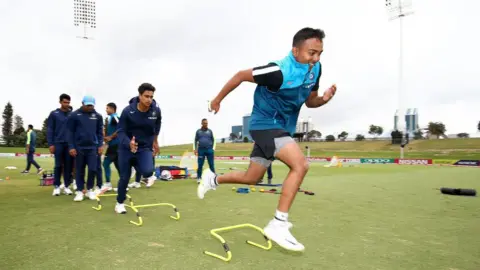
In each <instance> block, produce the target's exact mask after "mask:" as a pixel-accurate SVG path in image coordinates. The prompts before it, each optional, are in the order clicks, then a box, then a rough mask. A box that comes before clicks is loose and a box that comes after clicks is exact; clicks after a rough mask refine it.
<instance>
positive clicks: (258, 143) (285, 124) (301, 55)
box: [197, 27, 336, 251]
mask: <svg viewBox="0 0 480 270" xmlns="http://www.w3.org/2000/svg"><path fill="white" fill-rule="evenodd" d="M324 37H325V33H324V32H323V31H322V30H319V29H312V28H308V27H307V28H303V29H301V30H300V31H298V32H297V33H296V34H295V36H294V37H293V42H292V49H291V51H290V52H289V53H288V55H287V56H285V57H284V58H283V59H280V60H278V61H272V62H270V63H268V64H267V65H264V66H260V67H254V68H252V69H247V70H243V71H240V72H238V73H237V74H236V75H235V76H233V78H232V79H230V80H229V81H228V82H227V84H226V85H225V86H224V87H223V89H222V90H221V91H220V93H219V94H218V95H217V97H215V99H213V100H212V102H211V105H210V107H211V108H210V110H213V111H215V113H217V112H218V110H219V109H220V102H221V101H222V100H223V99H224V98H225V97H226V96H227V95H228V94H229V93H230V92H231V91H233V90H234V89H235V88H237V87H238V86H239V85H240V84H241V83H242V82H252V83H255V84H257V87H256V89H255V93H254V97H253V110H252V116H251V120H250V135H251V136H252V139H253V140H254V141H255V145H254V147H253V150H252V153H251V155H250V166H249V167H248V169H247V171H246V172H230V173H226V174H223V175H218V176H217V175H215V174H214V173H213V172H210V171H206V172H204V173H203V177H202V181H201V183H200V184H199V185H198V188H197V196H198V197H199V198H200V199H203V198H204V196H205V193H206V192H207V191H209V190H215V189H216V187H217V186H218V185H219V184H220V185H221V184H226V183H232V184H255V183H256V182H257V181H258V180H260V179H261V178H262V176H263V175H264V174H265V171H266V170H267V168H268V167H269V166H270V164H271V163H272V160H273V159H276V160H280V161H282V162H283V163H285V164H286V165H287V166H288V167H289V168H290V171H289V173H288V175H287V178H286V179H285V181H284V182H283V187H282V194H281V196H280V200H279V202H278V205H277V210H276V212H275V216H274V218H273V219H272V220H271V221H270V222H269V223H268V225H267V226H266V227H265V228H264V232H265V235H266V236H267V237H268V238H269V239H271V240H273V241H274V242H276V243H277V244H278V245H280V246H281V247H283V248H285V249H288V250H292V251H302V250H304V249H305V247H304V246H303V245H302V244H301V243H300V242H298V241H297V240H296V239H295V238H294V237H293V235H292V234H291V233H290V231H289V230H290V228H291V227H292V224H291V223H290V222H288V211H289V209H290V207H291V205H292V203H293V200H294V199H295V196H296V194H297V192H298V189H299V187H300V185H301V183H302V181H303V178H304V177H305V175H306V173H307V171H308V161H307V160H306V158H305V156H304V155H303V153H302V150H301V149H300V147H299V146H298V145H297V144H296V143H295V141H294V140H293V138H292V135H293V133H294V132H295V128H296V125H297V119H298V116H299V113H300V109H301V108H302V106H303V104H305V105H306V106H307V107H308V108H317V107H320V106H323V105H325V104H326V103H327V102H328V101H329V100H331V98H332V96H333V95H334V94H335V92H336V86H335V85H332V86H331V87H330V88H328V89H327V90H326V91H325V92H324V93H323V96H319V95H318V89H319V81H320V76H321V72H322V70H321V64H320V62H319V61H320V55H321V54H322V52H323V38H324Z"/></svg>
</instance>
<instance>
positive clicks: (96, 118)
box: [47, 83, 161, 213]
mask: <svg viewBox="0 0 480 270" xmlns="http://www.w3.org/2000/svg"><path fill="white" fill-rule="evenodd" d="M138 92H139V95H138V97H134V98H132V99H131V100H130V102H129V103H130V104H129V105H128V106H127V107H126V108H125V109H124V110H123V113H122V115H121V117H124V121H120V118H121V117H120V118H119V116H118V114H117V113H116V110H117V106H116V104H115V103H108V104H107V106H106V112H107V115H108V117H107V118H106V119H105V120H106V121H105V123H104V121H103V117H102V115H101V114H99V113H98V112H97V111H96V110H95V105H96V104H95V98H94V97H92V96H85V97H83V100H82V106H81V107H80V108H79V109H78V110H75V111H73V110H72V107H71V106H70V101H71V99H70V96H69V95H67V94H62V95H60V98H59V102H60V108H58V109H56V110H54V111H52V112H51V113H50V115H49V117H48V120H47V142H48V146H49V149H50V152H51V153H52V154H53V155H54V157H55V167H54V190H53V195H54V196H58V195H60V193H61V191H62V189H63V193H64V194H66V195H71V194H73V192H72V190H71V189H70V185H71V184H72V186H73V189H74V190H75V198H74V201H83V200H84V196H85V193H84V190H86V195H87V197H89V198H90V199H91V200H95V198H96V196H97V195H98V194H99V193H101V192H105V191H109V190H112V189H113V187H112V184H111V170H110V165H111V164H112V163H113V164H114V165H115V167H116V168H117V170H118V172H119V175H120V180H119V183H118V188H117V189H118V194H119V199H120V198H122V194H123V196H125V194H126V191H127V189H128V187H133V188H135V187H140V180H141V179H142V176H143V180H144V182H145V183H146V186H147V187H150V186H152V185H153V184H154V183H155V179H156V177H155V176H154V175H153V172H154V156H155V155H156V154H157V153H158V144H157V143H156V141H157V136H158V133H159V132H160V125H161V112H160V108H159V107H158V106H157V105H156V102H155V100H154V99H153V93H154V92H155V87H154V86H152V85H151V84H148V83H144V84H142V85H140V87H139V88H138ZM120 126H122V127H123V128H122V129H120ZM132 134H135V135H132ZM105 147H107V149H106V153H105V158H104V160H103V169H104V171H105V178H106V183H105V184H103V175H102V161H101V156H102V154H103V152H104V150H105V149H104V148H105ZM86 168H88V176H87V183H86V189H85V171H86ZM132 168H134V169H135V171H136V179H135V182H134V183H132V184H130V185H128V181H129V179H130V177H131V175H132ZM122 172H124V173H125V174H122ZM62 174H63V180H64V183H63V185H61V180H60V179H61V175H62ZM127 174H128V175H127ZM73 176H74V178H75V181H72V178H73ZM123 176H125V177H123ZM95 178H96V179H97V181H96V187H94V185H95ZM72 182H74V183H72ZM123 200H125V199H123ZM123 200H122V202H123ZM117 206H118V207H116V209H115V210H116V211H117V212H119V213H124V212H126V211H125V209H124V205H123V203H121V204H120V203H119V204H118V205H117ZM122 207H123V209H122Z"/></svg>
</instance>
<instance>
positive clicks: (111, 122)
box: [105, 113, 120, 145]
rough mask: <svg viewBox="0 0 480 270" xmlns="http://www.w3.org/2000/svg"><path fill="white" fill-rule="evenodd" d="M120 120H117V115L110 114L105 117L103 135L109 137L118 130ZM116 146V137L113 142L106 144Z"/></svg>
mask: <svg viewBox="0 0 480 270" xmlns="http://www.w3.org/2000/svg"><path fill="white" fill-rule="evenodd" d="M119 122H120V119H119V118H118V114H117V113H112V114H111V115H109V116H108V117H107V121H106V124H105V135H107V136H111V135H112V134H113V133H115V131H117V129H118V123H119ZM117 144H118V136H117V137H115V138H114V139H113V140H111V141H109V142H108V145H117Z"/></svg>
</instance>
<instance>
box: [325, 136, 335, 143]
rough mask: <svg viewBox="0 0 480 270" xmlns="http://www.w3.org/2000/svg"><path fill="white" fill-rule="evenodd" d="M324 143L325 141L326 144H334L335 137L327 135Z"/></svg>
mask: <svg viewBox="0 0 480 270" xmlns="http://www.w3.org/2000/svg"><path fill="white" fill-rule="evenodd" d="M325 141H327V142H334V141H335V136H333V135H328V136H327V137H325Z"/></svg>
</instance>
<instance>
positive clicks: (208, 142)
mask: <svg viewBox="0 0 480 270" xmlns="http://www.w3.org/2000/svg"><path fill="white" fill-rule="evenodd" d="M216 145H217V143H216V141H215V136H213V132H212V130H211V129H209V128H208V120H207V119H205V118H204V119H202V127H201V128H200V129H198V130H197V132H196V133H195V141H194V142H193V150H194V151H195V155H197V156H198V159H197V160H198V168H197V182H198V183H199V182H200V179H202V170H203V163H205V157H206V158H207V161H208V166H209V167H210V170H211V171H212V172H214V173H215V164H214V153H215V146H216Z"/></svg>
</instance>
